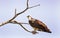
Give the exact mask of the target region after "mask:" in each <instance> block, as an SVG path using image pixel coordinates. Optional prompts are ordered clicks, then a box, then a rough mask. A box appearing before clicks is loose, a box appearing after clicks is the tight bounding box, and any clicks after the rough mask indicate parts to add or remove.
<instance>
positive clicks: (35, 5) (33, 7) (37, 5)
mask: <svg viewBox="0 0 60 38" xmlns="http://www.w3.org/2000/svg"><path fill="white" fill-rule="evenodd" d="M37 6H40V4H38V5H35V6H32V7H29V9H30V8H34V7H37Z"/></svg>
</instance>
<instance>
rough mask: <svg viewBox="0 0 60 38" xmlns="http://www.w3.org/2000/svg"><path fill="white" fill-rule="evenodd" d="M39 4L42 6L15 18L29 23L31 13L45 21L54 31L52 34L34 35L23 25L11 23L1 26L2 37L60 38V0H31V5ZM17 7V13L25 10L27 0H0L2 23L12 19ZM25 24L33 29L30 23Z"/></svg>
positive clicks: (41, 33) (0, 34) (0, 20)
mask: <svg viewBox="0 0 60 38" xmlns="http://www.w3.org/2000/svg"><path fill="white" fill-rule="evenodd" d="M37 4H40V6H38V7H35V8H32V9H29V10H27V11H26V12H25V13H23V14H21V15H19V16H18V17H17V18H16V19H15V20H17V21H18V22H24V23H25V22H26V23H28V19H27V17H26V16H28V15H30V16H32V17H33V18H35V19H38V20H41V21H42V22H44V23H45V24H46V25H47V27H48V28H49V29H50V30H51V31H52V33H51V34H49V33H45V32H39V34H36V35H33V34H32V33H29V32H26V31H25V30H24V29H23V28H22V27H21V26H19V25H17V24H10V23H9V24H6V25H4V26H2V27H0V38H60V0H29V6H34V5H37ZM15 8H16V9H17V13H19V12H21V11H23V10H24V9H25V8H26V0H0V23H3V22H5V21H7V20H8V19H11V18H12V17H13V16H14V10H15ZM23 26H24V27H25V28H27V29H28V30H30V31H32V30H33V29H32V27H31V26H30V25H27V24H23Z"/></svg>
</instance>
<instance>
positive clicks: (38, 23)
mask: <svg viewBox="0 0 60 38" xmlns="http://www.w3.org/2000/svg"><path fill="white" fill-rule="evenodd" d="M35 25H38V28H40V29H42V30H43V31H45V32H49V33H51V31H50V30H49V29H48V27H47V26H46V25H45V24H44V23H43V22H42V21H39V20H36V21H35Z"/></svg>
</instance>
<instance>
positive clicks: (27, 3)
mask: <svg viewBox="0 0 60 38" xmlns="http://www.w3.org/2000/svg"><path fill="white" fill-rule="evenodd" d="M26 6H27V7H26V8H25V9H24V10H23V11H21V12H19V13H17V12H16V9H15V15H14V17H13V18H11V19H9V20H8V21H6V22H4V23H2V24H0V27H1V26H3V25H5V24H8V23H14V24H19V25H20V26H21V27H22V28H23V29H24V30H26V31H27V32H30V33H31V31H29V30H27V29H26V28H25V27H23V26H22V24H28V23H19V22H17V21H13V20H14V19H15V18H16V17H17V16H18V15H20V14H23V13H24V12H25V11H27V10H28V9H30V8H34V7H37V6H40V4H38V5H34V6H31V7H29V0H27V2H26Z"/></svg>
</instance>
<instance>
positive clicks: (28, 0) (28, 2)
mask: <svg viewBox="0 0 60 38" xmlns="http://www.w3.org/2000/svg"><path fill="white" fill-rule="evenodd" d="M27 8H29V0H27Z"/></svg>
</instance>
